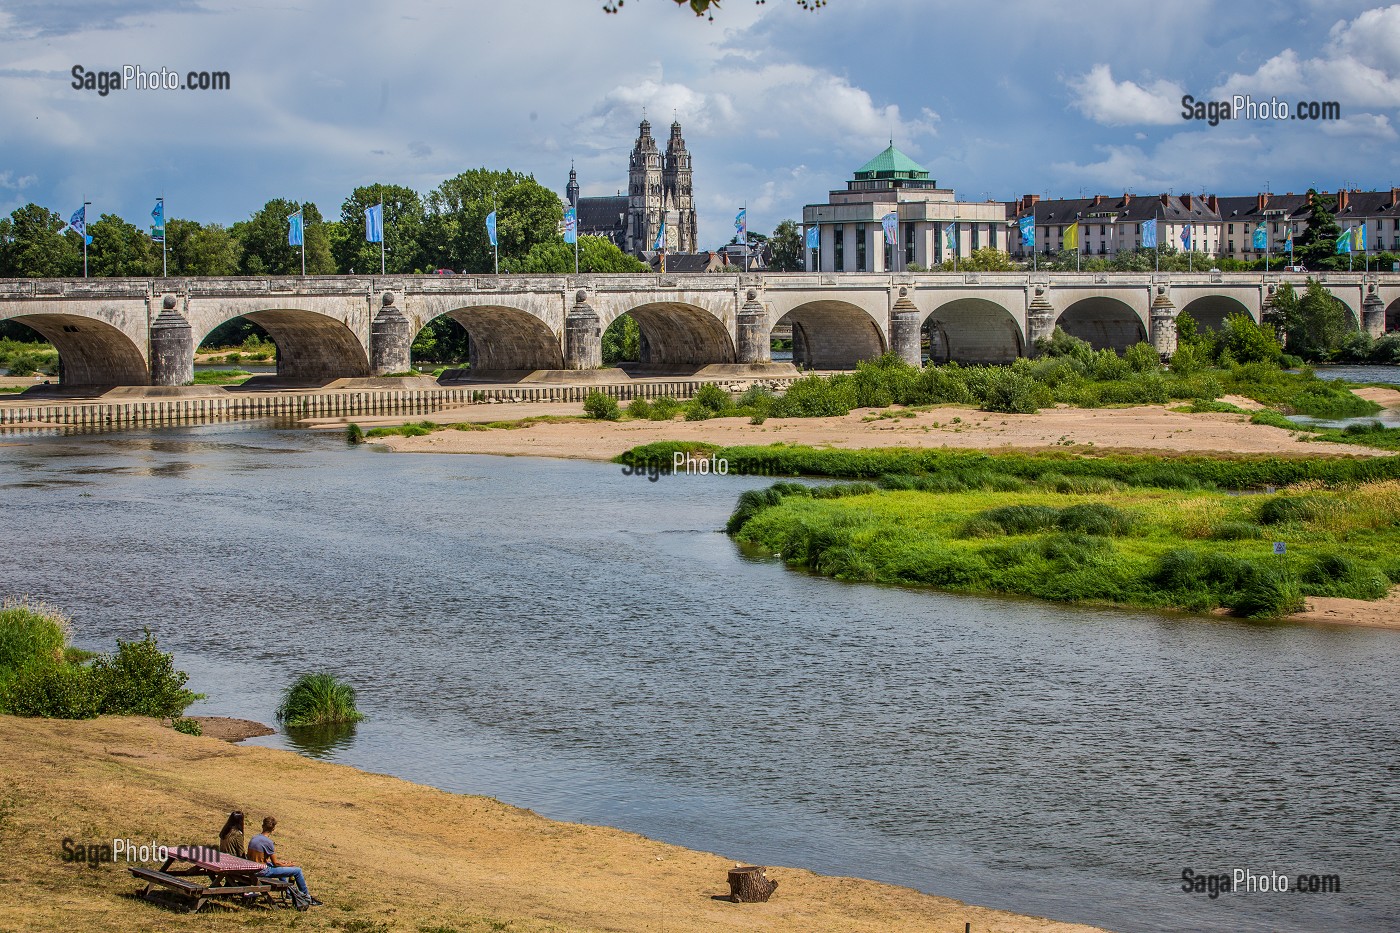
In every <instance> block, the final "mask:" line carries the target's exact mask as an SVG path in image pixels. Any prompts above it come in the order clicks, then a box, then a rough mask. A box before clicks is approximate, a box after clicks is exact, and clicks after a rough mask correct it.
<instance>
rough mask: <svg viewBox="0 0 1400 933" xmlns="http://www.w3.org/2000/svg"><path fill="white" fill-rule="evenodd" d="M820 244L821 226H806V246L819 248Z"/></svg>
mask: <svg viewBox="0 0 1400 933" xmlns="http://www.w3.org/2000/svg"><path fill="white" fill-rule="evenodd" d="M821 245H822V231H821V227H808V228H807V248H808V249H820V248H821Z"/></svg>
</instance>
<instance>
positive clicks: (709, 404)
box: [691, 382, 734, 415]
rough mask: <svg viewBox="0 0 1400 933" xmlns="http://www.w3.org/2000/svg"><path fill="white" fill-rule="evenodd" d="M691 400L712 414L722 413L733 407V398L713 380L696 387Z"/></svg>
mask: <svg viewBox="0 0 1400 933" xmlns="http://www.w3.org/2000/svg"><path fill="white" fill-rule="evenodd" d="M691 402H692V403H693V404H695V405H698V406H699V407H701V408H704V409H707V410H708V411H710V412H711V413H713V414H714V415H722V414H724V413H725V412H727V411H729V410H730V409H731V408H733V407H734V400H733V399H731V398H730V397H729V393H728V392H726V391H724V390H723V389H721V388H720V387H719V386H717V385H715V384H714V383H713V382H707V383H705V384H704V385H702V386H701V387H700V388H699V389H697V390H696V392H695V397H694V398H693V399H691Z"/></svg>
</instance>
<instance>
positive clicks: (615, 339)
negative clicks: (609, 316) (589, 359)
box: [603, 314, 642, 366]
mask: <svg viewBox="0 0 1400 933" xmlns="http://www.w3.org/2000/svg"><path fill="white" fill-rule="evenodd" d="M641 358H642V329H641V327H640V326H638V324H637V319H636V318H634V317H633V316H632V315H630V314H623V315H620V316H618V317H617V319H616V320H614V321H613V322H612V323H611V324H609V325H608V329H607V330H605V331H603V363H604V365H607V366H614V365H616V364H618V363H635V362H636V361H637V360H640V359H641Z"/></svg>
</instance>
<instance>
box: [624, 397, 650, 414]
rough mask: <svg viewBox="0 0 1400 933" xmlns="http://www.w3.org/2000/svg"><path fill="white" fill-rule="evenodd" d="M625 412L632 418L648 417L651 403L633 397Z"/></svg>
mask: <svg viewBox="0 0 1400 933" xmlns="http://www.w3.org/2000/svg"><path fill="white" fill-rule="evenodd" d="M627 414H628V416H629V417H632V418H638V419H650V418H651V403H650V402H648V401H647V400H646V399H644V398H634V399H632V403H631V404H630V405H628V406H627Z"/></svg>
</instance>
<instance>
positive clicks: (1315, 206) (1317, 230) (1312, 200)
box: [1293, 188, 1342, 269]
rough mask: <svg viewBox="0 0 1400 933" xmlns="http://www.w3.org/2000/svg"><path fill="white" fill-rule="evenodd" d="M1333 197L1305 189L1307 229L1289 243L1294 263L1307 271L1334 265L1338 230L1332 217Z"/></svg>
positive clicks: (1339, 229) (1314, 189)
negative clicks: (1307, 212)
mask: <svg viewBox="0 0 1400 933" xmlns="http://www.w3.org/2000/svg"><path fill="white" fill-rule="evenodd" d="M1335 203H1336V201H1335V200H1334V199H1333V198H1330V197H1328V196H1327V195H1325V194H1322V193H1321V192H1319V191H1318V190H1317V189H1316V188H1309V189H1308V208H1309V210H1311V212H1312V213H1311V215H1310V216H1309V217H1308V228H1307V229H1306V230H1304V231H1303V232H1302V233H1300V234H1298V236H1297V238H1295V239H1294V241H1293V258H1294V261H1295V262H1297V263H1300V264H1302V265H1304V266H1307V267H1308V268H1309V269H1328V268H1332V267H1334V266H1335V265H1336V263H1337V237H1339V236H1341V235H1342V228H1341V227H1339V226H1337V218H1336V217H1334V216H1333V215H1332V207H1333V205H1334V204H1335Z"/></svg>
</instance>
